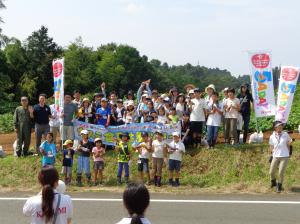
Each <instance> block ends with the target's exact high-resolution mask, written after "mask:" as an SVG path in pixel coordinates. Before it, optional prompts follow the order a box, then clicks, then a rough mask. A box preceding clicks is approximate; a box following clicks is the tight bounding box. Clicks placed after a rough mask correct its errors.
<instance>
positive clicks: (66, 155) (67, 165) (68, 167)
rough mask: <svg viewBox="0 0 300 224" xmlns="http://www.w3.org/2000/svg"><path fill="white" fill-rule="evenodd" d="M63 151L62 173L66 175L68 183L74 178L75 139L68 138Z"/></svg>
mask: <svg viewBox="0 0 300 224" xmlns="http://www.w3.org/2000/svg"><path fill="white" fill-rule="evenodd" d="M63 148H64V149H63V151H62V156H63V158H62V159H63V160H62V173H63V174H64V176H65V183H66V184H67V185H68V184H70V183H71V180H72V167H73V159H74V154H75V150H74V149H73V141H72V140H71V139H68V140H66V141H65V142H64V144H63Z"/></svg>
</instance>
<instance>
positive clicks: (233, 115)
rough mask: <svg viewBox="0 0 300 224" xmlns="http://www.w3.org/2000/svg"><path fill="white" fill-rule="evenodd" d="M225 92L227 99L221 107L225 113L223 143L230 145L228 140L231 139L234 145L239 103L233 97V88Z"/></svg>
mask: <svg viewBox="0 0 300 224" xmlns="http://www.w3.org/2000/svg"><path fill="white" fill-rule="evenodd" d="M227 92H228V98H227V99H226V100H225V102H224V105H223V106H224V111H225V124H224V129H225V130H224V131H225V134H224V135H225V143H230V139H231V138H233V141H234V144H238V142H239V141H238V135H237V120H238V116H239V111H240V101H239V99H238V98H236V97H235V89H234V88H229V89H228V90H227Z"/></svg>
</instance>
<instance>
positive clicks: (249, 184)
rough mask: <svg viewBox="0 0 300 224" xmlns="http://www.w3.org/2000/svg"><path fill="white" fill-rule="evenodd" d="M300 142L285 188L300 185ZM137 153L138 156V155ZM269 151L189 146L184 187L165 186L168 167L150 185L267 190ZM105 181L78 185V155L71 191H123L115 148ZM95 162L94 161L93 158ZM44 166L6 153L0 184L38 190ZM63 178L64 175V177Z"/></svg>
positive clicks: (38, 160)
mask: <svg viewBox="0 0 300 224" xmlns="http://www.w3.org/2000/svg"><path fill="white" fill-rule="evenodd" d="M299 146H300V143H299V142H295V143H294V152H293V155H292V157H291V159H290V162H289V165H288V169H287V172H286V179H285V182H284V187H285V189H286V191H285V192H293V191H298V190H297V189H298V186H299V189H300V166H299V159H300V147H299ZM136 157H137V156H135V158H136ZM268 158H269V153H268V146H267V145H241V146H240V147H238V148H232V147H225V146H223V145H219V146H217V148H216V149H214V150H208V149H202V150H189V151H188V153H187V154H186V155H185V156H184V160H183V166H182V174H181V176H182V178H181V183H182V185H181V187H179V188H178V189H174V188H172V187H168V186H166V183H167V180H168V179H167V171H166V168H164V172H163V173H164V178H163V182H164V184H165V185H164V186H163V187H162V188H160V189H158V188H155V187H154V186H151V187H150V189H151V190H152V191H157V192H175V193H192V192H219V193H228V192H241V193H247V192H250V193H265V192H271V190H270V189H269V175H268V171H269V163H268ZM105 163H106V166H105V171H104V175H105V181H104V184H103V186H97V187H88V186H86V184H85V183H84V184H85V187H83V188H78V187H76V186H75V178H76V159H75V165H74V167H73V184H72V186H70V187H69V188H68V190H69V191H99V190H104V191H120V190H122V189H123V187H117V184H116V183H117V182H116V172H117V162H116V155H115V153H114V152H112V151H109V152H108V153H107V154H106V156H105ZM132 164H133V165H132V166H131V167H130V172H131V179H132V180H134V179H135V178H136V177H137V172H136V166H137V165H136V159H135V160H134V161H133V163H132ZM91 165H92V162H91ZM56 167H57V169H58V170H59V171H60V170H61V158H60V157H58V158H57V162H56ZM40 168H41V158H40V157H33V156H32V157H27V158H16V157H13V156H7V157H5V158H2V159H0V176H1V178H0V186H1V189H2V190H3V191H15V190H19V191H32V190H34V191H36V190H38V188H39V185H38V183H37V173H38V172H39V170H40ZM62 179H63V177H62Z"/></svg>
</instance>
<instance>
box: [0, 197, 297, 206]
mask: <svg viewBox="0 0 300 224" xmlns="http://www.w3.org/2000/svg"><path fill="white" fill-rule="evenodd" d="M27 199H28V198H13V197H0V201H25V200H27ZM72 201H91V202H97V201H100V202H121V201H122V199H118V198H72ZM151 202H158V203H200V204H201V203H202V204H205V203H207V204H281V205H282V204H289V205H291V204H292V205H300V201H249V200H247V201H243V200H176V199H151Z"/></svg>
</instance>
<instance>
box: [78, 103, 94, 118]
mask: <svg viewBox="0 0 300 224" xmlns="http://www.w3.org/2000/svg"><path fill="white" fill-rule="evenodd" d="M93 114H94V111H93V107H92V105H91V103H90V100H89V98H83V100H82V103H81V106H80V108H79V110H78V120H79V121H82V122H87V123H90V124H92V123H93V121H94V119H93Z"/></svg>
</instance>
